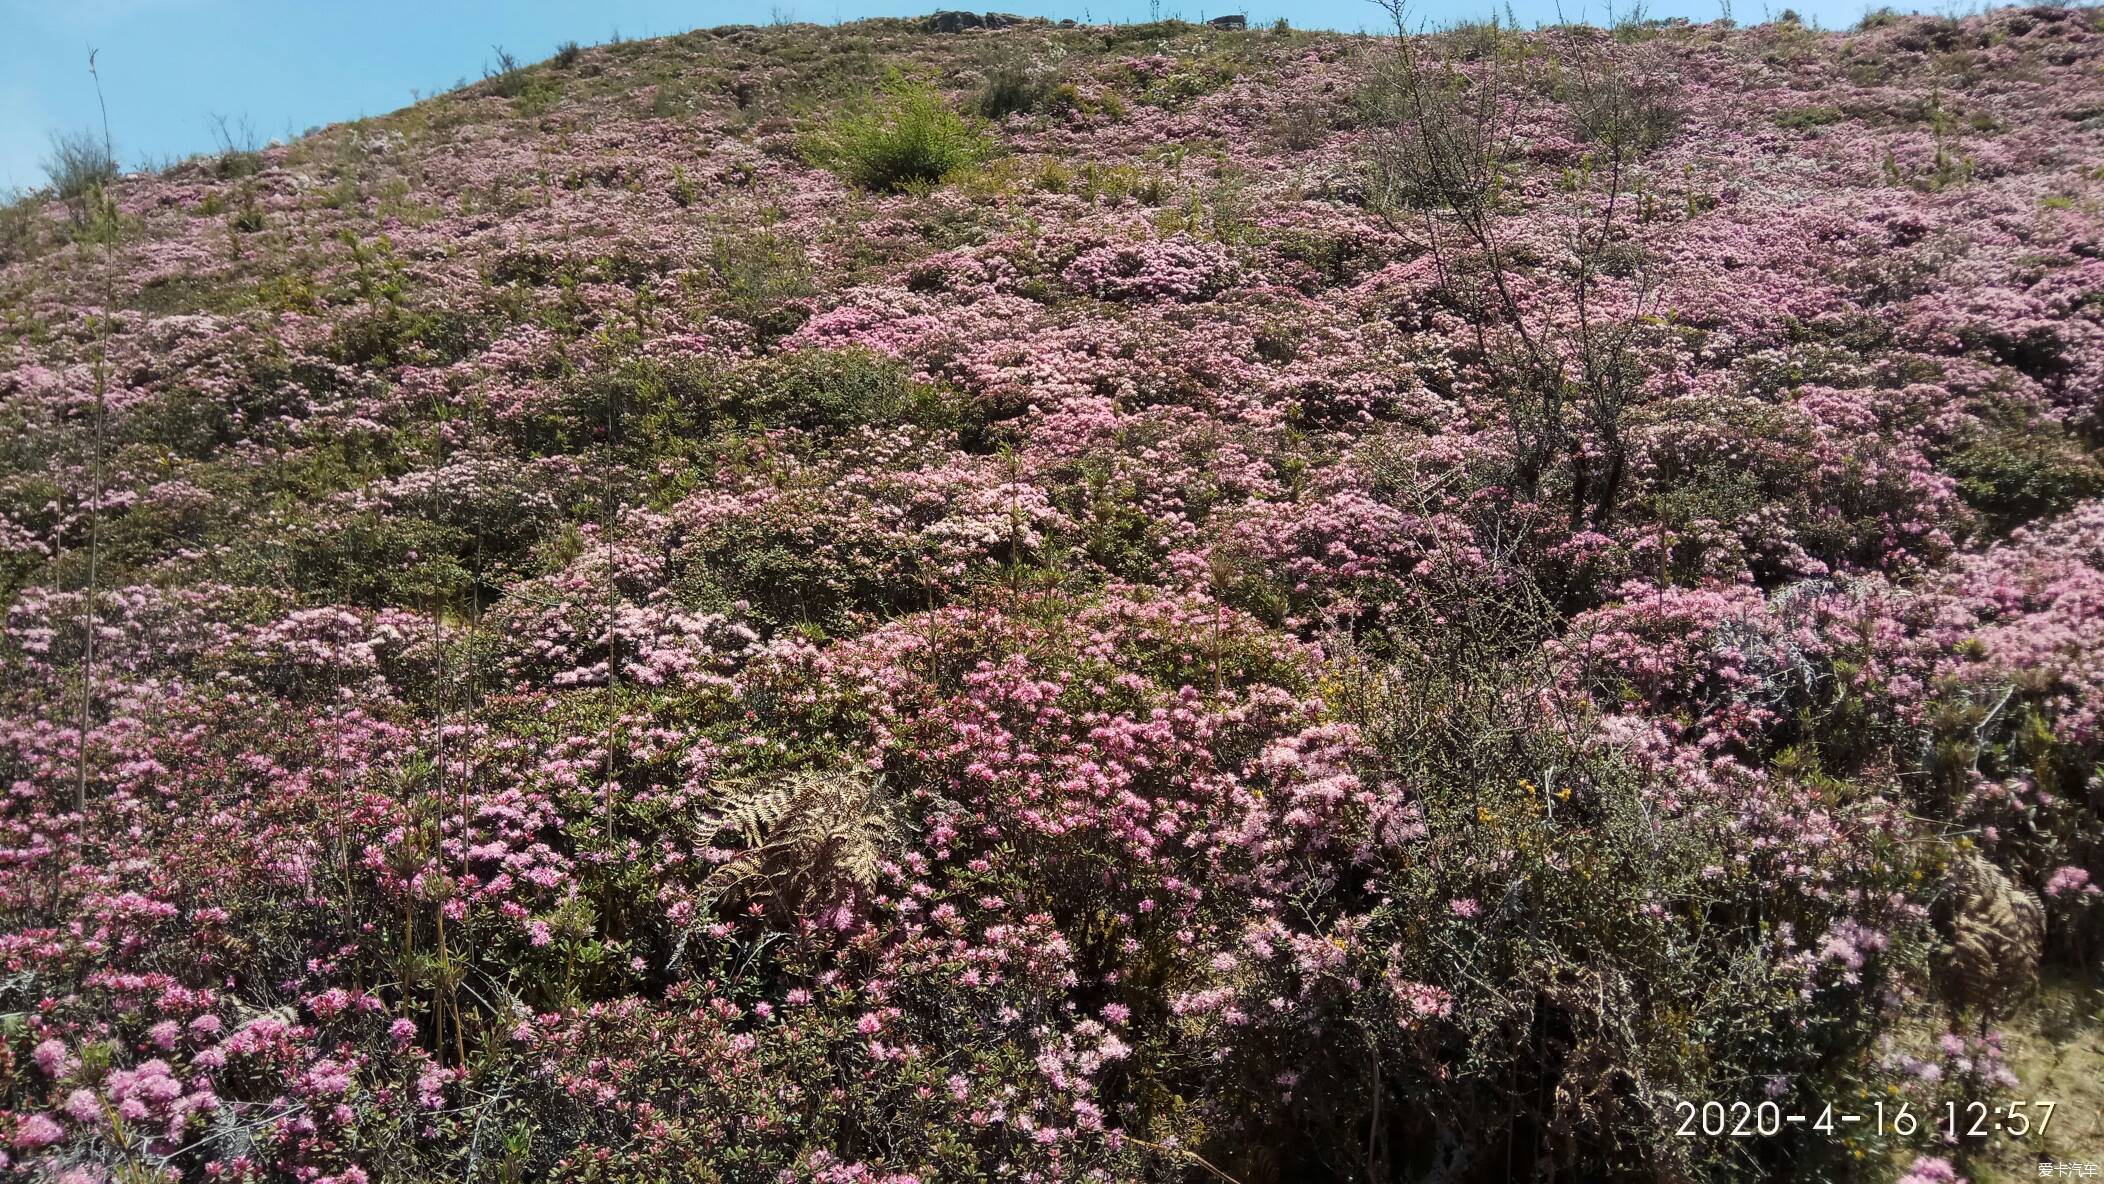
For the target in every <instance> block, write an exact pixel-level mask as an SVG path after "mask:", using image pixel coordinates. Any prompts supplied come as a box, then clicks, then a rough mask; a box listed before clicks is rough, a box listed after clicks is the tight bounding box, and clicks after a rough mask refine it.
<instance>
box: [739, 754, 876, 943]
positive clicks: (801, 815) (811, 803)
mask: <svg viewBox="0 0 2104 1184" xmlns="http://www.w3.org/2000/svg"><path fill="white" fill-rule="evenodd" d="M903 829H904V827H903V823H902V820H901V819H900V817H899V811H898V808H897V801H896V799H895V798H894V797H893V796H892V795H891V793H890V792H889V790H888V789H887V788H886V786H885V782H884V779H883V778H882V777H876V778H865V777H862V776H860V775H858V774H855V773H847V772H837V771H835V772H824V771H817V770H809V771H804V772H800V773H796V774H792V775H791V776H789V777H788V778H786V779H784V780H781V781H776V782H770V783H767V784H764V785H760V786H756V787H752V788H748V789H746V790H744V791H742V792H738V793H736V794H735V795H733V796H732V797H730V798H729V799H728V800H727V801H725V802H724V803H723V805H722V807H721V808H720V809H719V810H718V811H717V812H716V814H715V816H714V817H713V819H712V820H711V825H710V826H709V827H708V828H707V829H706V830H705V831H704V833H703V841H704V842H705V843H708V844H715V843H717V842H719V841H721V840H723V839H725V838H730V839H733V840H735V841H736V842H737V844H738V845H739V850H738V851H737V853H736V854H734V855H733V856H732V857H731V858H730V859H729V860H728V861H726V862H725V863H723V864H721V865H720V866H718V867H717V869H716V870H715V871H714V872H712V873H710V875H709V877H708V879H707V880H704V881H703V882H702V893H703V895H704V896H705V897H706V898H707V899H709V900H710V901H711V902H712V903H714V904H716V905H718V906H719V907H720V906H721V905H723V904H725V903H727V902H729V901H731V900H733V899H737V900H744V901H754V900H757V901H761V902H764V903H765V904H766V905H767V906H768V907H769V908H770V909H772V910H778V911H781V912H786V913H787V914H789V915H792V916H799V915H804V914H807V913H809V912H811V911H813V910H816V909H820V908H825V907H831V906H833V905H837V904H838V903H840V902H841V901H842V900H843V899H844V898H846V897H847V896H848V895H849V894H851V893H854V892H859V891H867V890H868V889H869V888H871V887H872V886H874V885H875V883H876V881H877V874H878V872H879V870H880V869H881V867H882V865H883V862H884V859H885V856H886V855H887V854H888V853H889V852H890V851H891V850H892V849H893V847H894V846H895V845H896V843H897V840H898V838H899V835H900V834H901V832H902V831H903Z"/></svg>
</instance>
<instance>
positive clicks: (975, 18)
mask: <svg viewBox="0 0 2104 1184" xmlns="http://www.w3.org/2000/svg"><path fill="white" fill-rule="evenodd" d="M985 27H986V21H985V19H984V18H982V17H981V16H980V15H979V14H978V13H976V12H953V11H943V12H938V13H936V14H935V15H933V16H931V17H929V18H928V28H929V29H930V30H931V31H933V32H936V33H962V32H964V31H965V30H966V29H983V28H985Z"/></svg>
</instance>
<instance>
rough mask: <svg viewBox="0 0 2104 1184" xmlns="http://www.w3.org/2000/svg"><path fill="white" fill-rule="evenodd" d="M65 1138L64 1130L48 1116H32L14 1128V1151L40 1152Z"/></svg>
mask: <svg viewBox="0 0 2104 1184" xmlns="http://www.w3.org/2000/svg"><path fill="white" fill-rule="evenodd" d="M65 1137H66V1128H64V1127H62V1126H60V1125H59V1124H58V1122H57V1120H55V1119H53V1118H52V1117H51V1116H50V1115H48V1114H32V1115H30V1116H29V1117H28V1118H26V1119H24V1120H23V1121H22V1125H21V1126H18V1127H16V1128H15V1140H14V1143H15V1150H17V1151H40V1150H42V1149H44V1148H46V1147H49V1146H51V1145H52V1144H53V1143H56V1142H59V1141H60V1140H62V1139H64V1138H65Z"/></svg>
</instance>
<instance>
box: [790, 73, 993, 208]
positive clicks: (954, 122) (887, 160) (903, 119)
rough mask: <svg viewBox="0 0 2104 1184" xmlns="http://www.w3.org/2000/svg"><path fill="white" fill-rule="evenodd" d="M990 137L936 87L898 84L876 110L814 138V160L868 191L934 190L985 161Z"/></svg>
mask: <svg viewBox="0 0 2104 1184" xmlns="http://www.w3.org/2000/svg"><path fill="white" fill-rule="evenodd" d="M988 151H989V145H988V142H987V139H986V135H985V133H983V132H981V131H980V130H979V129H978V128H977V127H976V126H974V125H973V123H972V122H970V121H968V120H967V119H965V117H964V116H962V115H959V114H958V113H957V112H955V111H953V110H951V109H950V106H949V104H948V103H947V102H945V101H944V100H943V97H942V96H941V95H940V94H938V93H937V92H936V91H935V89H934V88H933V87H930V86H928V85H927V84H926V83H922V82H906V81H901V82H894V83H892V84H890V85H888V86H887V87H885V88H884V91H883V94H882V98H881V99H880V101H879V102H877V103H876V104H875V105H874V106H871V107H868V108H865V109H863V110H861V111H857V112H854V113H852V114H848V115H845V116H842V117H841V118H839V119H837V120H835V121H834V122H832V123H831V124H829V125H827V126H826V127H825V129H824V130H822V131H821V132H819V133H818V134H817V135H816V136H814V137H813V139H812V142H811V145H810V153H811V156H812V157H813V158H814V159H815V160H817V161H818V162H819V163H821V164H823V165H825V166H826V167H828V168H830V169H832V170H833V171H834V172H836V173H838V174H840V175H841V176H842V177H844V178H846V179H847V180H848V181H850V182H852V183H853V184H855V185H858V186H860V187H862V188H864V189H872V190H876V191H878V192H883V193H896V192H900V191H903V190H907V189H912V188H914V187H916V186H925V185H933V184H935V183H937V182H939V181H941V180H942V179H943V178H944V177H946V176H948V175H950V174H951V173H955V172H957V171H959V170H961V169H966V168H970V167H971V166H973V165H975V164H977V163H979V162H980V161H981V160H984V159H985V158H986V156H987V153H988Z"/></svg>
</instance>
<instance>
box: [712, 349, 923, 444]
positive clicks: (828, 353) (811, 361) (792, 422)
mask: <svg viewBox="0 0 2104 1184" xmlns="http://www.w3.org/2000/svg"><path fill="white" fill-rule="evenodd" d="M721 406H722V412H723V415H724V416H725V418H727V419H729V420H731V421H733V422H736V423H740V424H746V425H751V426H755V427H763V426H764V427H793V428H800V429H803V430H805V431H826V430H833V431H838V430H840V429H843V428H850V427H856V426H859V425H862V424H879V423H915V424H919V425H921V426H923V427H932V428H943V427H951V426H954V413H953V409H952V408H951V406H950V404H949V403H948V401H947V400H945V399H944V398H943V396H942V392H941V391H940V390H938V389H936V388H934V387H930V386H928V385H926V384H924V383H919V382H915V381H913V380H912V377H911V376H910V375H909V374H908V372H907V368H906V366H905V365H904V364H903V363H901V362H897V361H894V360H893V359H890V358H886V357H883V356H881V355H879V354H874V353H871V352H869V351H868V350H860V349H842V350H824V349H805V350H797V351H795V352H792V353H785V354H781V355H779V356H777V357H772V358H768V359H766V360H765V361H762V362H760V363H758V364H756V365H753V366H751V367H748V368H746V369H743V370H740V371H739V372H737V373H736V374H735V375H733V376H732V378H731V379H730V381H729V382H727V383H726V384H725V387H724V390H723V393H722V404H721Z"/></svg>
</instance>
